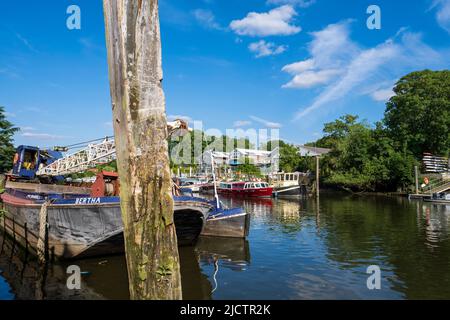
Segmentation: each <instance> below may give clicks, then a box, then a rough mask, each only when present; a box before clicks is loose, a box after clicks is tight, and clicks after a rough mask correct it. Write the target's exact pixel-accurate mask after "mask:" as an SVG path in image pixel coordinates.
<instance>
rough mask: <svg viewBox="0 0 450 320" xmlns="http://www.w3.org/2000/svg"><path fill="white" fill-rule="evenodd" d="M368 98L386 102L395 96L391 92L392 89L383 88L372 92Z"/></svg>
mask: <svg viewBox="0 0 450 320" xmlns="http://www.w3.org/2000/svg"><path fill="white" fill-rule="evenodd" d="M370 96H371V97H372V98H373V100H375V101H382V102H384V101H388V100H389V99H390V98H392V97H393V96H395V93H394V91H393V90H392V88H385V89H380V90H377V91H374V92H372V93H371V94H370Z"/></svg>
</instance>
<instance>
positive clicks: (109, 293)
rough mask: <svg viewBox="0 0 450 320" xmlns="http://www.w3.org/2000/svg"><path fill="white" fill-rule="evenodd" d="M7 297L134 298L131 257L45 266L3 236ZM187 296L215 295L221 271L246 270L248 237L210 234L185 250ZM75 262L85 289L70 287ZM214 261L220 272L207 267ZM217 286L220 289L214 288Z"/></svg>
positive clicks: (1, 264)
mask: <svg viewBox="0 0 450 320" xmlns="http://www.w3.org/2000/svg"><path fill="white" fill-rule="evenodd" d="M0 242H1V248H2V251H1V254H0V270H2V271H3V272H2V273H1V276H2V277H3V278H4V279H6V281H4V280H3V278H1V279H0V280H3V283H4V285H1V284H2V283H0V285H1V286H0V290H1V291H0V293H1V296H0V297H1V299H13V298H15V299H20V300H23V299H25V300H31V299H32V300H42V299H50V300H55V299H90V300H100V299H115V300H122V299H129V293H128V279H127V270H126V261H125V257H124V256H110V257H106V258H98V259H86V260H77V261H72V262H64V263H57V264H51V265H49V266H47V268H44V269H43V268H41V267H40V266H39V264H38V263H37V261H36V260H35V259H34V258H33V257H30V255H28V253H27V252H26V251H25V250H23V248H19V247H18V246H17V245H16V243H15V242H14V240H13V239H11V238H9V237H4V236H3V235H1V234H0ZM179 254H180V264H181V275H182V287H183V297H184V298H185V299H189V300H193V299H202V300H207V299H211V298H212V293H213V292H215V291H217V290H219V291H220V288H219V282H217V278H219V277H220V272H221V269H222V268H224V269H229V270H232V271H236V272H240V271H245V266H247V265H248V264H249V263H250V249H249V244H248V241H247V240H244V239H224V238H214V237H207V238H202V239H200V240H199V242H198V244H197V245H196V247H183V248H180V250H179ZM71 264H75V265H78V266H79V267H80V269H81V270H82V274H83V278H82V286H81V287H82V290H79V291H78V290H68V289H67V287H66V281H67V276H68V275H67V274H66V273H65V270H66V269H67V267H68V266H69V265H71ZM211 265H214V266H216V268H217V270H216V272H215V274H212V273H211V274H206V273H205V272H204V271H203V270H202V269H203V268H207V267H208V266H211ZM213 285H214V287H213Z"/></svg>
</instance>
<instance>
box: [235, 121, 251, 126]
mask: <svg viewBox="0 0 450 320" xmlns="http://www.w3.org/2000/svg"><path fill="white" fill-rule="evenodd" d="M251 124H252V122H251V121H248V120H237V121H235V122H234V123H233V127H235V128H240V127H246V126H249V125H251Z"/></svg>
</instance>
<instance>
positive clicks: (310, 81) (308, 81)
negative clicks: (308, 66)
mask: <svg viewBox="0 0 450 320" xmlns="http://www.w3.org/2000/svg"><path fill="white" fill-rule="evenodd" d="M340 73H341V71H340V70H337V69H329V70H319V71H305V72H301V73H300V74H298V75H296V76H295V77H294V79H292V80H291V81H289V82H288V83H286V84H285V85H283V88H296V89H298V88H311V87H314V86H317V85H321V84H326V83H328V82H330V80H331V79H332V78H334V77H335V76H336V75H338V74H340Z"/></svg>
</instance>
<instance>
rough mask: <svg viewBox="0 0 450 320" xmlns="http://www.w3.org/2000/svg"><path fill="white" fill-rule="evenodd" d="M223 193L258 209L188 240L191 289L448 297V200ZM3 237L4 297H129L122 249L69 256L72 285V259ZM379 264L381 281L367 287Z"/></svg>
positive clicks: (284, 295) (276, 295) (205, 294)
mask: <svg viewBox="0 0 450 320" xmlns="http://www.w3.org/2000/svg"><path fill="white" fill-rule="evenodd" d="M223 201H224V202H225V203H227V204H228V205H230V206H243V207H245V208H246V210H247V212H249V213H250V214H251V227H250V235H249V237H248V239H247V240H239V239H219V238H218V239H216V238H202V239H200V241H199V243H198V244H197V245H196V247H194V248H180V260H181V272H182V285H183V295H184V298H185V299H450V206H445V205H432V204H427V203H424V202H421V201H408V200H407V199H405V198H397V197H384V196H350V195H347V194H323V195H322V196H321V199H320V202H319V204H318V203H317V201H316V199H305V200H281V199H278V200H276V199H273V200H272V199H265V200H236V199H223ZM0 245H1V249H0V252H1V253H0V299H42V298H48V299H128V297H129V296H128V283H127V274H126V263H125V259H124V257H123V256H115V257H103V258H99V259H88V260H82V261H75V262H71V263H70V264H77V265H79V266H80V267H81V270H82V271H83V282H82V289H81V290H79V291H71V290H68V289H67V287H66V277H67V275H66V273H65V270H66V267H67V266H68V264H54V265H52V266H50V268H49V269H48V270H47V272H46V274H45V276H42V272H38V271H37V270H38V267H37V265H36V263H35V262H34V261H33V260H32V258H31V257H29V256H27V255H26V253H24V252H23V251H22V250H20V248H18V247H17V245H15V244H14V242H13V241H11V240H8V239H6V240H5V239H4V237H0ZM371 265H376V266H379V268H380V270H381V289H379V290H369V289H368V287H367V279H368V277H369V276H370V275H369V274H367V268H368V267H369V266H371ZM39 275H41V276H39Z"/></svg>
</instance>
